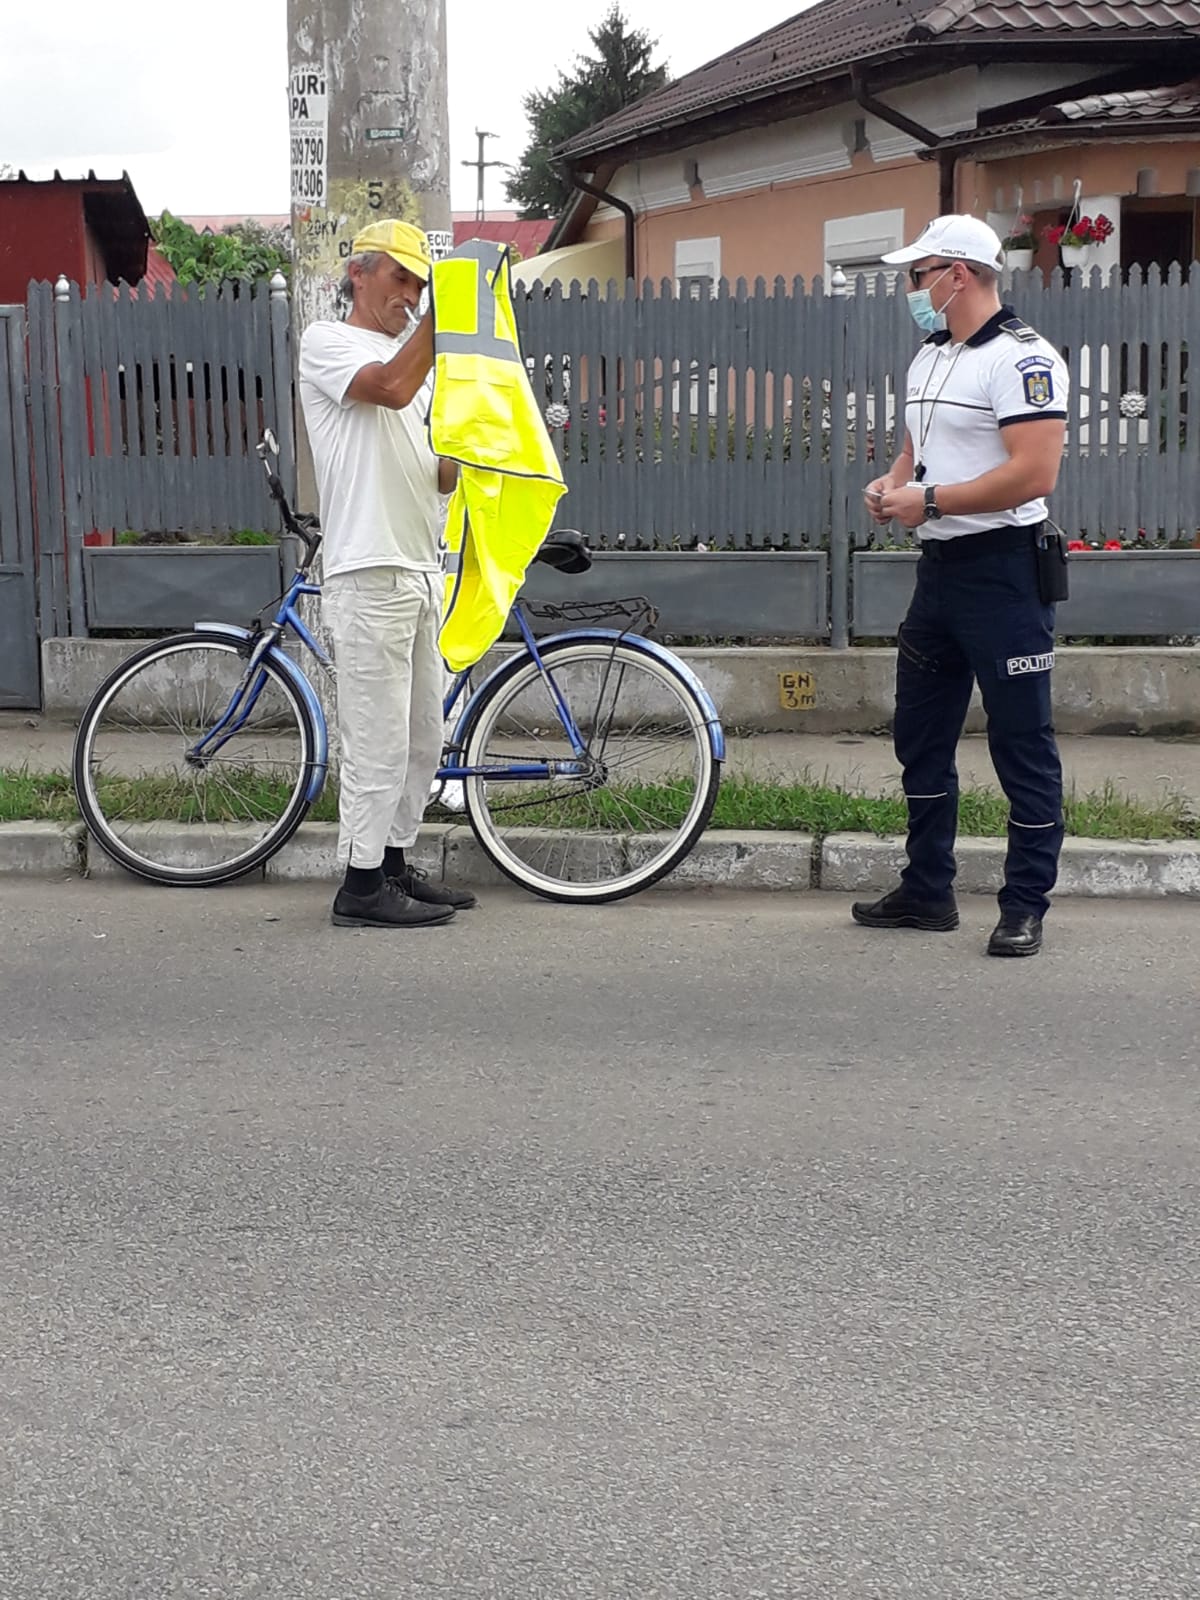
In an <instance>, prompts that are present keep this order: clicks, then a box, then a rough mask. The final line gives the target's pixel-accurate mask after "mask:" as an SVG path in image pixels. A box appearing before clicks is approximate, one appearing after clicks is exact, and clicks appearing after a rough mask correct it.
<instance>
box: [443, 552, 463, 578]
mask: <svg viewBox="0 0 1200 1600" xmlns="http://www.w3.org/2000/svg"><path fill="white" fill-rule="evenodd" d="M461 566H462V551H461V550H447V551H445V552H444V553H443V555H442V571H443V572H445V573H455V572H457V571H458V570H459V568H460V567H461Z"/></svg>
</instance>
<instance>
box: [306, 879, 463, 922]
mask: <svg viewBox="0 0 1200 1600" xmlns="http://www.w3.org/2000/svg"><path fill="white" fill-rule="evenodd" d="M453 916H454V907H453V906H439V905H422V904H421V903H420V901H418V900H414V899H413V898H412V897H411V896H410V895H406V894H405V893H404V892H403V891H402V890H401V889H400V888H399V887H398V886H397V884H396V881H395V879H394V878H389V879H388V881H387V882H386V883H385V884H384V885H383V887H382V889H377V890H376V891H375V893H374V894H366V895H361V894H350V893H348V891H347V890H346V889H344V888H342V889H339V890H338V892H337V895H336V897H335V899H334V902H333V925H334V927H335V928H434V927H437V926H438V925H439V924H441V923H443V922H449V921H451V919H452V918H453Z"/></svg>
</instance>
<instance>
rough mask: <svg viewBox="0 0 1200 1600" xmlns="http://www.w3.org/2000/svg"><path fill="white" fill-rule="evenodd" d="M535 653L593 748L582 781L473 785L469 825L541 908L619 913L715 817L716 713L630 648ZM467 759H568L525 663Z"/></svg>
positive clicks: (500, 691) (561, 776)
mask: <svg viewBox="0 0 1200 1600" xmlns="http://www.w3.org/2000/svg"><path fill="white" fill-rule="evenodd" d="M540 648H541V652H542V658H543V660H544V662H545V664H546V668H547V670H548V672H549V674H550V676H551V678H552V679H553V681H554V684H555V685H556V687H557V689H558V692H559V694H560V695H561V696H562V699H563V701H564V702H565V704H566V705H567V706H568V707H569V709H570V712H571V716H572V718H573V720H574V722H575V725H576V727H577V728H578V730H579V732H580V734H581V735H582V737H583V740H584V742H585V745H586V747H587V749H586V756H585V759H584V762H583V767H584V771H583V773H582V774H568V773H552V774H551V775H549V776H547V777H536V778H524V779H521V778H511V777H508V778H505V777H499V776H495V777H492V776H487V777H473V778H468V779H466V781H465V790H466V801H467V815H468V817H469V819H470V822H471V826H472V828H473V829H474V831H475V835H476V837H477V838H478V840H479V843H480V845H481V846H482V847H483V849H484V850H485V851H486V853H487V854H488V856H489V857H490V858H491V859H492V861H493V862H494V863H495V864H496V866H497V867H499V869H500V871H501V872H503V873H505V874H506V875H507V876H508V877H509V878H511V879H512V880H513V882H514V883H519V884H520V885H521V886H522V887H523V888H526V889H530V890H532V892H533V893H534V894H539V895H543V896H544V897H545V898H546V899H549V900H563V901H575V902H589V903H593V904H594V903H597V902H600V901H605V900H619V899H622V898H623V897H624V896H626V895H631V894H636V893H637V891H638V890H639V889H645V888H647V887H648V886H649V885H650V884H652V883H655V882H657V881H658V880H659V879H660V878H663V877H665V876H666V874H667V873H668V872H670V871H672V869H673V868H675V867H676V866H678V864H679V863H680V862H681V861H682V860H683V858H684V857H685V856H686V855H687V853H688V851H689V850H691V848H692V847H693V845H694V844H695V843H696V840H697V839H698V838H699V837H700V835H701V833H702V832H703V830H704V828H705V826H706V824H707V822H708V819H709V817H710V816H711V815H712V809H713V806H714V804H715V803H716V797H717V788H718V786H719V784H720V781H721V763H720V761H719V760H717V758H716V757H715V756H714V754H713V740H712V736H711V730H710V728H709V720H710V713H709V712H708V710H707V709H706V707H705V706H704V704H703V703H702V701H701V700H700V699H699V697H698V696H697V695H696V692H695V690H694V689H693V688H692V685H691V684H690V683H689V681H688V679H687V678H686V677H685V676H684V675H683V674H682V673H681V672H679V671H677V670H675V669H674V668H673V667H672V666H671V665H670V663H669V662H667V661H664V660H663V659H662V658H661V657H660V656H659V655H657V654H655V653H653V652H652V651H650V650H647V649H646V648H645V647H644V646H641V645H639V643H638V642H637V640H636V638H630V637H627V638H625V639H621V640H617V641H615V642H614V641H611V640H609V641H605V640H603V639H600V640H594V641H593V640H579V641H574V640H564V641H563V642H562V643H561V644H556V643H554V642H553V641H548V642H546V643H545V644H543V645H541V647H540ZM462 748H463V761H464V765H466V766H468V767H492V768H496V769H501V770H503V769H511V768H512V767H514V766H517V765H520V764H521V763H540V762H559V763H563V762H573V761H574V760H575V757H574V752H573V751H572V749H571V745H570V743H569V741H568V739H567V735H566V730H565V728H564V726H563V723H562V718H561V715H560V713H559V710H558V707H557V705H556V704H555V701H554V697H553V695H552V694H551V692H550V690H549V688H548V687H547V684H546V681H545V679H544V678H543V676H542V674H541V673H540V672H539V670H538V666H537V663H536V662H535V661H534V660H533V659H532V658H531V657H529V656H518V657H516V658H515V659H514V661H513V662H512V664H511V667H510V668H508V669H506V670H504V671H502V672H501V673H500V674H499V676H498V677H497V678H496V680H495V682H494V684H493V686H492V689H491V691H490V692H489V693H488V695H487V696H486V698H485V699H484V700H483V701H482V702H481V703H480V704H479V705H478V706H477V707H476V709H475V711H474V713H473V714H472V718H471V722H470V724H469V726H468V727H467V728H466V729H465V730H464V733H463V739H462Z"/></svg>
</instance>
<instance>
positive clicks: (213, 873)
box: [74, 633, 316, 885]
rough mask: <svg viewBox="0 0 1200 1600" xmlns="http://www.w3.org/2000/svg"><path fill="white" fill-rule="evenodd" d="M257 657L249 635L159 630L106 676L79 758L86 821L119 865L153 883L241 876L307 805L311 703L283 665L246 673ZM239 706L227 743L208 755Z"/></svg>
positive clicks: (291, 828) (86, 717) (88, 714)
mask: <svg viewBox="0 0 1200 1600" xmlns="http://www.w3.org/2000/svg"><path fill="white" fill-rule="evenodd" d="M246 667H247V650H246V647H245V645H244V644H242V643H241V642H240V641H238V640H234V639H222V638H218V637H216V636H214V635H211V634H198V633H185V634H176V635H175V636H174V637H173V638H170V639H159V640H155V642H154V643H152V644H148V645H147V646H146V647H145V649H143V650H139V651H138V652H137V653H136V654H135V655H132V656H130V657H129V659H128V660H127V661H124V662H122V664H121V665H120V666H119V667H118V668H117V669H116V670H115V671H114V672H113V673H111V674H110V675H109V677H108V678H106V679H105V681H104V682H103V683H102V684H101V685H100V687H99V689H97V691H96V693H95V694H94V695H93V696H92V700H91V703H90V704H89V705H88V708H87V710H86V711H85V712H84V714H83V720H82V721H81V723H80V725H79V732H78V734H77V735H76V738H75V758H74V778H75V795H76V799H77V800H78V803H79V809H80V811H81V812H82V814H83V820H84V822H85V823H86V824H87V827H88V832H89V833H90V834H91V836H92V838H93V839H95V841H96V843H97V844H99V845H100V847H101V848H102V849H103V850H104V851H105V852H106V853H107V854H108V855H110V856H111V857H112V859H113V860H114V861H116V862H118V863H119V864H120V865H121V866H123V867H125V868H126V869H127V870H128V871H130V872H133V873H136V874H137V875H138V876H139V877H141V878H147V879H149V880H150V882H151V883H161V884H170V885H203V884H214V883H226V882H228V881H229V880H230V879H232V878H239V877H241V876H242V875H243V874H244V873H247V872H251V871H252V870H253V869H254V868H255V867H258V866H261V865H262V863H263V862H264V861H266V860H267V859H268V857H269V856H271V855H273V854H274V853H275V851H276V850H278V849H279V848H280V846H281V845H282V844H284V843H285V842H286V841H287V840H288V839H290V838H291V836H292V834H293V833H295V831H296V829H297V828H298V827H299V826H300V823H301V821H302V820H303V818H304V815H305V813H306V812H307V810H308V804H309V803H308V799H307V794H308V786H309V782H310V779H311V776H312V771H313V764H314V760H315V750H316V736H315V732H314V729H313V724H312V717H311V715H310V714H309V710H308V707H307V706H306V704H305V703H304V700H303V699H302V698H301V696H300V695H299V694H298V693H297V691H296V689H295V688H294V686H293V685H292V683H291V681H290V680H289V679H288V678H287V676H286V675H285V674H284V673H283V672H281V671H280V670H279V668H278V667H277V666H275V665H274V664H273V663H272V662H271V661H269V660H267V661H264V662H263V663H262V665H261V666H260V667H259V668H258V669H256V672H255V674H254V677H253V679H252V680H249V681H248V682H245V683H244V682H243V680H244V679H245V677H246ZM239 694H240V696H241V698H240V699H239V698H238V697H239ZM231 707H235V708H236V709H235V711H234V713H233V715H231V716H229V719H228V721H227V723H226V724H225V726H224V728H223V730H222V731H223V735H224V738H223V742H220V743H217V742H215V741H213V742H211V743H210V744H209V745H208V746H207V748H206V749H205V750H203V751H201V752H199V753H197V751H196V746H197V745H198V743H199V742H200V741H201V740H203V739H204V738H205V736H206V735H208V734H210V733H211V732H212V730H213V729H214V728H216V727H217V725H218V724H219V723H220V722H221V719H222V718H224V717H226V715H227V713H229V711H230V708H231Z"/></svg>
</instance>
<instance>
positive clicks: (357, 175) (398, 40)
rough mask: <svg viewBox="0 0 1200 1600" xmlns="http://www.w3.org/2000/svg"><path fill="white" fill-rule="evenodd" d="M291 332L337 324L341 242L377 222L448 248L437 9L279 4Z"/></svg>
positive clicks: (382, 2)
mask: <svg viewBox="0 0 1200 1600" xmlns="http://www.w3.org/2000/svg"><path fill="white" fill-rule="evenodd" d="M288 41H289V49H288V69H289V80H290V81H289V87H288V109H289V119H290V124H291V140H292V156H291V162H292V239H293V251H294V255H295V285H294V296H295V313H294V316H295V322H296V329H297V333H299V332H301V331H303V329H304V328H305V327H307V325H308V324H309V323H310V322H312V321H313V320H315V319H316V318H317V317H329V316H336V315H337V286H338V284H339V283H340V282H341V278H342V274H343V273H344V272H345V263H346V257H347V256H348V255H349V254H350V241H351V240H352V239H353V237H354V234H355V233H356V232H357V231H358V229H359V228H362V227H365V226H366V224H367V223H369V222H373V221H376V220H377V219H379V218H381V217H401V218H403V219H404V220H405V221H406V222H415V223H416V224H417V226H418V227H421V228H424V229H425V231H426V232H427V233H429V234H430V235H431V241H430V242H431V244H432V245H433V246H434V253H435V255H436V254H438V253H443V254H444V253H445V252H446V251H448V250H450V249H451V248H452V246H453V234H452V231H451V220H450V139H449V132H448V126H449V110H448V106H447V89H446V7H445V0H288Z"/></svg>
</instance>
